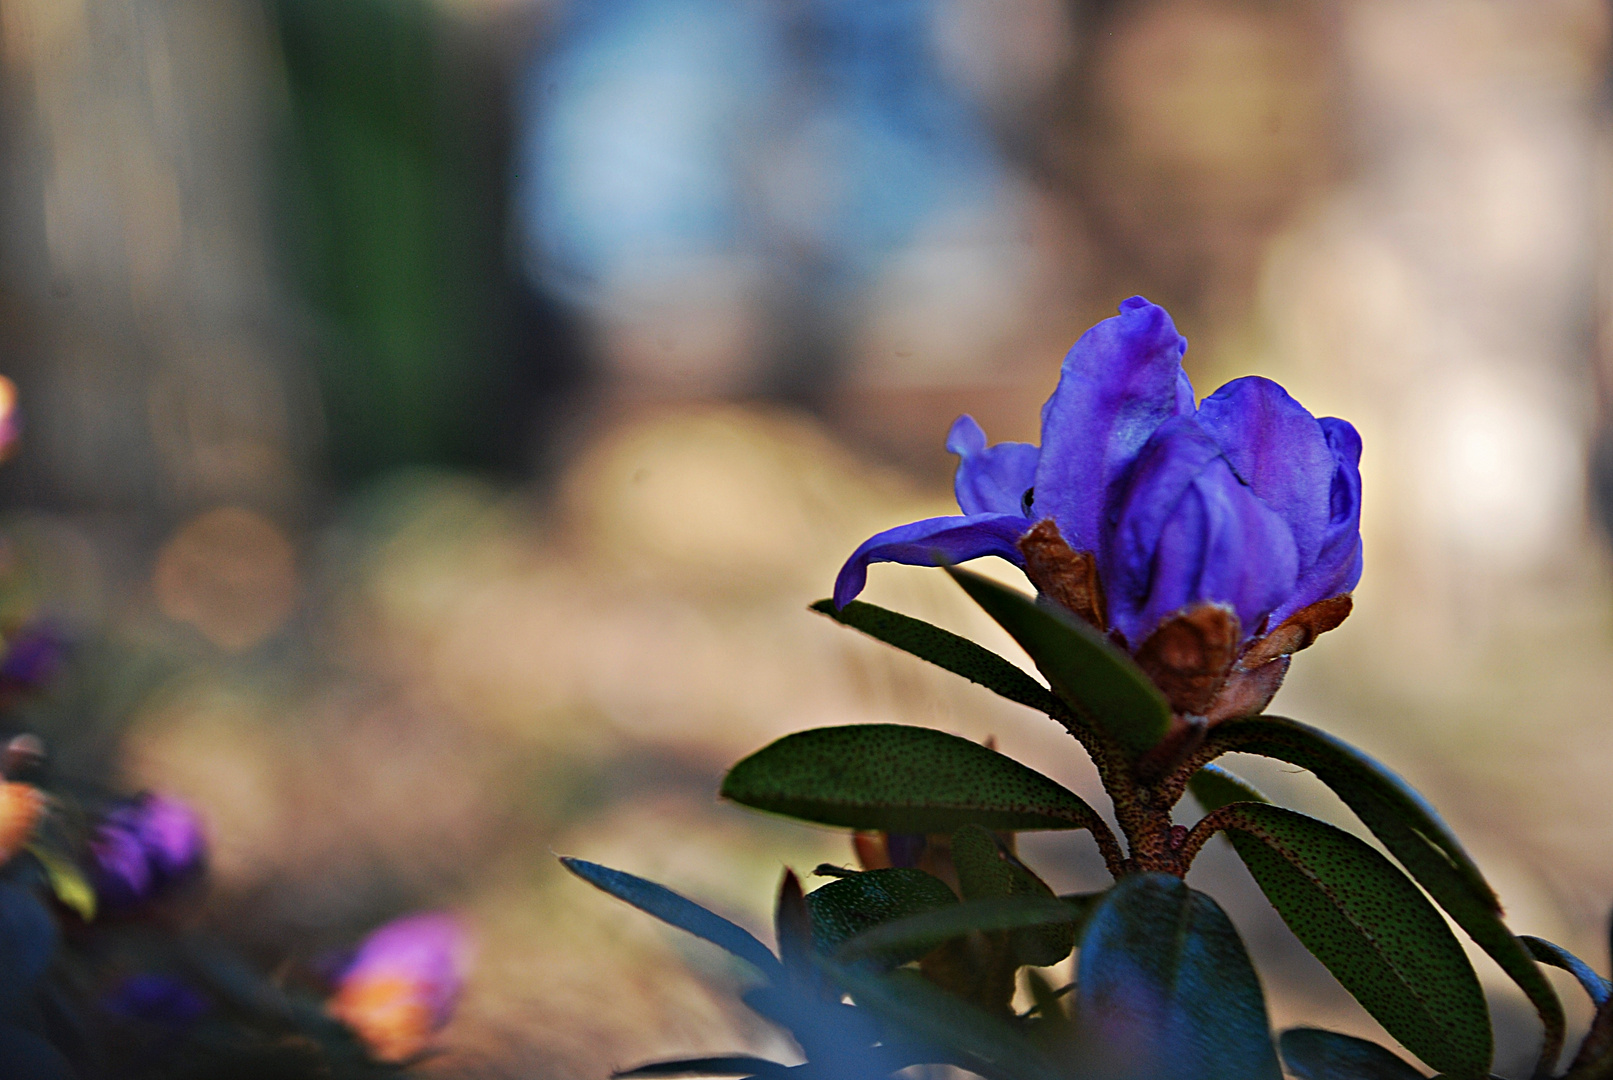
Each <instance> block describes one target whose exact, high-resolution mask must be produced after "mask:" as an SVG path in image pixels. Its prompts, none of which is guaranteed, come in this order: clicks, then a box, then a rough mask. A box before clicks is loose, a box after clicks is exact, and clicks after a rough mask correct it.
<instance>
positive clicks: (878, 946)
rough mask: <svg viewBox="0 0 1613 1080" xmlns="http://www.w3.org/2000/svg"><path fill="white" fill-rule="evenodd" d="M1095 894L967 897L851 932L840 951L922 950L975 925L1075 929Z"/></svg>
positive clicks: (852, 955)
mask: <svg viewBox="0 0 1613 1080" xmlns="http://www.w3.org/2000/svg"><path fill="white" fill-rule="evenodd" d="M1101 895H1102V894H1101V893H1100V894H1098V896H1101ZM1096 899H1097V897H1096V896H1094V897H1080V898H1078V901H1086V902H1085V903H1082V902H1072V901H1070V900H1049V899H1044V898H1040V897H1032V896H1014V897H996V898H993V899H988V900H968V901H965V902H964V903H961V904H952V905H950V906H948V907H937V908H935V909H933V910H931V911H926V912H923V913H921V914H918V915H909V916H908V917H906V918H904V919H894V920H892V921H890V922H887V923H881V924H880V925H879V926H876V927H874V928H872V929H870V930H865V931H863V932H862V933H860V934H858V935H856V936H855V937H851V938H847V939H846V940H845V941H844V942H843V943H842V944H841V945H840V949H839V951H838V954H837V955H838V956H839V957H840V958H841V959H846V960H855V959H861V958H864V957H879V958H882V959H889V958H890V957H893V956H903V955H906V956H923V955H924V954H925V953H927V952H929V951H930V950H931V949H933V948H935V947H936V946H938V945H941V944H944V943H945V942H947V941H950V940H952V939H953V938H956V937H962V936H963V935H965V934H968V933H970V932H971V931H975V930H979V931H982V932H984V933H995V932H998V931H1003V930H1017V929H1020V928H1022V927H1027V926H1052V925H1061V926H1067V927H1070V928H1072V931H1073V930H1074V929H1076V928H1079V927H1080V926H1081V924H1082V923H1083V922H1085V921H1086V918H1087V916H1088V915H1089V914H1090V913H1091V908H1092V907H1093V906H1094V905H1093V901H1095V900H1096Z"/></svg>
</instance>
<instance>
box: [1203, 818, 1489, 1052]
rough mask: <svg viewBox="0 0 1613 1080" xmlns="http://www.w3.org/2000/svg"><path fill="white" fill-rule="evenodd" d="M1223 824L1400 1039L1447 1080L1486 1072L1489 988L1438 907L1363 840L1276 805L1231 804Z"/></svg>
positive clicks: (1272, 893)
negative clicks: (1446, 1075)
mask: <svg viewBox="0 0 1613 1080" xmlns="http://www.w3.org/2000/svg"><path fill="white" fill-rule="evenodd" d="M1222 813H1223V814H1224V815H1226V816H1225V819H1224V820H1225V824H1224V826H1223V827H1224V828H1225V829H1226V830H1227V833H1228V835H1229V837H1230V838H1231V840H1232V844H1233V847H1234V848H1236V849H1237V852H1238V855H1239V856H1240V857H1241V858H1242V859H1243V862H1244V865H1245V866H1247V867H1248V868H1249V872H1250V873H1251V874H1252V875H1253V876H1254V879H1255V881H1256V882H1257V883H1258V884H1259V885H1260V888H1261V890H1262V891H1263V892H1265V894H1266V898H1267V899H1268V900H1270V901H1271V903H1272V906H1273V907H1275V908H1276V909H1277V912H1278V914H1280V915H1281V916H1282V917H1283V921H1284V922H1286V923H1287V924H1288V926H1289V928H1290V929H1291V930H1293V931H1294V935H1295V936H1296V937H1298V938H1299V940H1300V941H1301V942H1303V943H1304V945H1305V947H1306V948H1307V949H1309V950H1310V951H1311V953H1312V954H1313V955H1314V956H1315V957H1316V958H1317V959H1318V960H1320V961H1321V962H1322V963H1323V964H1324V965H1325V966H1326V967H1327V969H1328V970H1329V971H1331V972H1332V973H1333V975H1334V977H1335V978H1337V979H1338V980H1339V982H1341V983H1343V984H1344V987H1345V989H1347V990H1348V991H1350V993H1351V994H1352V995H1354V997H1355V999H1356V1000H1357V1001H1359V1002H1360V1003H1361V1004H1362V1006H1363V1007H1365V1008H1366V1010H1367V1012H1369V1013H1371V1014H1372V1016H1373V1018H1374V1019H1376V1020H1377V1021H1378V1023H1380V1024H1382V1025H1383V1026H1384V1028H1385V1029H1386V1030H1387V1031H1388V1032H1389V1034H1391V1035H1393V1036H1394V1037H1395V1038H1396V1039H1398V1040H1399V1041H1400V1043H1401V1044H1402V1045H1403V1046H1405V1047H1406V1048H1407V1049H1408V1050H1410V1051H1411V1052H1412V1053H1414V1054H1416V1055H1417V1056H1418V1057H1420V1058H1422V1059H1423V1061H1425V1062H1427V1063H1428V1064H1429V1065H1431V1066H1433V1067H1434V1068H1435V1069H1437V1070H1439V1071H1440V1072H1443V1073H1449V1074H1451V1075H1452V1076H1457V1077H1478V1076H1483V1075H1485V1073H1486V1072H1487V1071H1488V1069H1489V1065H1490V1056H1491V1053H1492V1037H1491V1032H1490V1016H1489V1012H1488V1011H1487V1009H1486V1007H1485V1002H1484V992H1483V991H1482V990H1481V989H1480V987H1479V980H1478V977H1477V976H1476V975H1474V973H1473V967H1472V965H1471V964H1470V963H1468V959H1467V955H1466V954H1465V953H1463V952H1462V947H1461V946H1460V945H1459V944H1457V942H1456V938H1455V936H1453V935H1452V934H1451V931H1450V928H1449V927H1448V926H1447V925H1446V924H1445V920H1444V919H1443V918H1441V917H1440V915H1439V912H1437V911H1435V910H1434V906H1433V905H1432V904H1430V903H1429V902H1428V900H1427V899H1426V898H1425V897H1424V896H1423V894H1422V893H1421V892H1420V891H1419V890H1418V889H1417V887H1416V886H1415V885H1413V884H1412V883H1411V881H1410V880H1409V879H1408V878H1407V877H1406V876H1405V875H1404V874H1402V873H1401V872H1400V870H1399V869H1397V868H1396V867H1395V866H1394V864H1393V863H1391V862H1390V861H1389V860H1388V859H1386V858H1384V857H1383V856H1382V855H1380V854H1379V853H1378V852H1377V851H1376V850H1374V849H1373V848H1372V847H1370V846H1369V845H1367V844H1366V843H1365V842H1364V841H1362V840H1360V839H1358V838H1356V837H1354V836H1351V835H1350V834H1349V833H1347V832H1344V831H1343V830H1341V829H1336V828H1334V827H1333V826H1331V825H1328V824H1326V823H1325V822H1321V821H1317V820H1316V819H1315V818H1310V817H1306V816H1305V815H1304V814H1297V813H1295V812H1293V811H1292V810H1284V809H1282V808H1281V807H1276V806H1264V805H1260V804H1257V803H1242V804H1239V805H1236V806H1229V807H1226V808H1225V809H1224V810H1223V811H1222Z"/></svg>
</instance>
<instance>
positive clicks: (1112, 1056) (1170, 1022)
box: [1075, 874, 1281, 1080]
mask: <svg viewBox="0 0 1613 1080" xmlns="http://www.w3.org/2000/svg"><path fill="white" fill-rule="evenodd" d="M1080 949H1081V963H1080V970H1079V973H1078V974H1077V976H1076V990H1075V994H1076V1004H1075V1018H1076V1024H1077V1025H1078V1027H1079V1028H1080V1030H1082V1031H1083V1032H1090V1033H1093V1035H1094V1038H1093V1039H1092V1040H1091V1043H1090V1044H1089V1045H1087V1046H1085V1047H1084V1048H1083V1049H1084V1051H1085V1053H1086V1054H1088V1055H1089V1056H1090V1057H1091V1058H1092V1059H1093V1060H1092V1064H1093V1065H1094V1066H1095V1069H1096V1071H1097V1072H1098V1073H1099V1074H1100V1075H1123V1076H1125V1077H1127V1078H1128V1080H1279V1078H1280V1076H1281V1071H1280V1070H1279V1068H1278V1066H1277V1055H1276V1052H1275V1051H1274V1050H1273V1049H1272V1045H1271V1032H1270V1029H1269V1028H1268V1026H1267V1020H1266V1002H1265V998H1264V996H1263V995H1262V994H1261V992H1260V980H1259V979H1258V978H1257V977H1256V976H1255V970H1254V967H1253V965H1252V964H1250V962H1249V956H1248V954H1247V953H1246V952H1245V951H1244V948H1243V942H1242V941H1241V940H1240V939H1239V938H1238V932H1237V930H1235V929H1234V928H1233V926H1232V923H1231V922H1230V921H1228V919H1227V917H1226V915H1225V914H1224V913H1223V912H1222V911H1221V909H1220V907H1218V906H1217V905H1216V903H1215V901H1214V900H1211V899H1210V898H1209V897H1208V896H1205V895H1204V894H1203V893H1201V892H1196V891H1194V890H1193V889H1190V888H1188V887H1187V886H1186V885H1185V884H1184V883H1183V882H1182V881H1181V880H1180V879H1178V878H1174V877H1171V876H1169V875H1166V874H1136V875H1132V876H1129V877H1124V878H1121V879H1120V882H1119V883H1118V884H1117V885H1115V887H1114V888H1113V889H1111V890H1109V892H1108V894H1107V895H1106V896H1105V898H1104V900H1103V902H1102V903H1101V904H1099V906H1098V909H1097V910H1096V911H1094V912H1093V913H1092V917H1091V919H1090V920H1089V921H1088V922H1087V925H1086V930H1085V931H1084V932H1083V933H1082V935H1081V945H1080Z"/></svg>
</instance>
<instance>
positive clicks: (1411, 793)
mask: <svg viewBox="0 0 1613 1080" xmlns="http://www.w3.org/2000/svg"><path fill="white" fill-rule="evenodd" d="M1215 737H1216V738H1217V739H1218V740H1223V741H1225V742H1226V744H1227V745H1229V746H1231V747H1233V748H1235V749H1237V750H1239V751H1240V752H1244V753H1254V754H1261V755H1263V756H1266V757H1274V758H1277V759H1279V760H1281V761H1286V762H1289V763H1291V764H1294V765H1299V766H1302V767H1303V768H1306V769H1309V770H1310V771H1311V772H1313V773H1315V774H1316V776H1317V778H1318V779H1319V780H1321V781H1322V782H1323V783H1324V784H1326V785H1327V786H1328V787H1330V788H1332V789H1333V791H1334V793H1335V794H1337V795H1338V796H1339V798H1340V799H1341V800H1343V802H1344V804H1345V805H1346V806H1348V807H1349V808H1350V809H1351V810H1353V811H1354V812H1355V815H1356V817H1358V818H1360V819H1361V823H1362V824H1363V825H1365V826H1366V827H1367V828H1368V829H1369V830H1370V831H1371V832H1372V834H1373V835H1374V836H1376V837H1377V838H1378V840H1379V841H1380V842H1381V843H1382V844H1383V846H1384V847H1386V848H1388V849H1389V853H1390V854H1391V855H1393V856H1394V857H1395V858H1396V859H1397V860H1398V861H1399V862H1400V864H1401V865H1402V866H1404V867H1405V868H1406V870H1407V872H1408V873H1410V874H1411V876H1412V878H1413V880H1415V881H1416V882H1417V884H1419V885H1421V886H1422V887H1423V888H1425V889H1427V890H1428V893H1429V895H1431V896H1432V897H1433V898H1434V902H1435V903H1437V904H1438V905H1439V906H1440V907H1442V908H1444V909H1445V911H1446V912H1447V913H1448V914H1449V915H1450V917H1451V918H1452V920H1454V921H1455V923H1456V924H1457V925H1458V926H1460V927H1461V928H1462V930H1463V931H1464V932H1465V933H1466V934H1467V935H1468V936H1469V937H1471V938H1472V939H1473V941H1474V942H1475V943H1477V944H1478V946H1479V947H1480V948H1482V949H1483V950H1484V951H1485V952H1486V953H1487V954H1489V956H1490V957H1491V958H1492V959H1493V960H1495V962H1496V963H1497V964H1498V965H1499V966H1500V967H1501V969H1502V970H1503V971H1505V972H1506V973H1507V975H1508V977H1510V978H1511V979H1512V981H1513V982H1515V983H1516V984H1517V985H1518V987H1519V988H1520V989H1521V990H1523V992H1524V994H1525V995H1526V996H1527V997H1528V998H1529V1001H1530V1003H1531V1004H1532V1005H1533V1006H1534V1008H1535V1012H1536V1014H1537V1015H1538V1016H1539V1017H1540V1021H1541V1025H1542V1028H1543V1031H1544V1038H1543V1039H1542V1041H1541V1060H1543V1061H1550V1062H1555V1061H1556V1060H1557V1055H1558V1053H1559V1052H1560V1051H1561V1050H1562V1046H1563V1039H1564V1028H1565V1020H1564V1015H1563V1007H1562V1002H1561V1001H1559V1000H1558V997H1557V993H1556V991H1555V990H1553V989H1552V986H1551V983H1550V982H1549V981H1548V980H1547V979H1546V977H1545V975H1544V973H1542V972H1541V970H1540V968H1539V967H1538V966H1537V965H1536V963H1535V961H1534V959H1533V958H1531V957H1530V955H1529V953H1528V952H1527V951H1526V949H1525V948H1524V946H1523V944H1522V943H1520V942H1519V941H1518V939H1517V938H1515V937H1514V936H1513V935H1512V931H1511V930H1509V929H1508V928H1507V926H1506V924H1505V923H1504V922H1502V920H1501V905H1500V902H1499V901H1498V900H1497V899H1496V896H1495V892H1494V890H1492V889H1491V888H1490V886H1489V883H1488V882H1486V881H1485V880H1484V876H1483V874H1481V873H1480V872H1479V869H1478V866H1477V865H1476V864H1475V863H1474V862H1473V860H1472V859H1471V858H1470V857H1469V856H1468V854H1467V852H1466V851H1465V850H1464V849H1463V848H1462V845H1461V843H1460V841H1458V840H1457V839H1456V836H1455V834H1454V833H1452V832H1451V830H1450V828H1449V826H1447V825H1446V824H1445V822H1444V821H1442V820H1441V819H1440V817H1439V815H1438V813H1436V812H1435V810H1434V809H1433V807H1432V806H1430V805H1429V804H1428V802H1427V801H1426V800H1425V799H1424V798H1423V797H1422V796H1421V795H1419V794H1418V793H1417V791H1416V790H1414V789H1413V788H1412V787H1411V786H1410V785H1408V784H1407V783H1406V782H1405V781H1404V780H1402V779H1401V778H1400V777H1399V776H1396V775H1395V774H1394V773H1393V772H1392V771H1390V770H1389V769H1388V768H1387V767H1385V766H1384V765H1382V764H1380V763H1379V762H1377V761H1374V760H1373V759H1372V758H1371V757H1369V756H1367V755H1366V754H1364V753H1362V752H1361V751H1360V750H1358V749H1356V748H1355V747H1353V746H1350V745H1349V744H1348V743H1345V742H1344V741H1343V740H1341V739H1338V738H1336V737H1334V736H1332V735H1330V734H1328V733H1327V732H1324V731H1319V730H1317V729H1316V728H1312V727H1310V726H1308V725H1306V724H1301V723H1299V722H1298V721H1295V720H1288V719H1285V718H1283V717H1277V716H1259V717H1248V718H1244V719H1239V720H1230V721H1227V722H1225V723H1224V724H1222V725H1220V726H1219V727H1218V728H1217V729H1216V735H1215ZM1196 779H1197V778H1195V780H1196Z"/></svg>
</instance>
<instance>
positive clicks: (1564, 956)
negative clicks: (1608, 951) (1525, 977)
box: [1518, 934, 1613, 1007]
mask: <svg viewBox="0 0 1613 1080" xmlns="http://www.w3.org/2000/svg"><path fill="white" fill-rule="evenodd" d="M1518 940H1519V941H1521V942H1523V944H1524V946H1525V947H1526V948H1528V950H1529V954H1530V955H1531V956H1533V957H1534V958H1535V959H1536V960H1539V961H1540V962H1541V963H1542V964H1550V965H1551V966H1552V967H1555V968H1562V969H1563V970H1564V971H1566V972H1568V973H1569V974H1570V975H1572V976H1573V977H1574V978H1575V979H1577V980H1579V985H1580V986H1582V987H1583V988H1584V990H1585V993H1586V994H1587V995H1588V996H1589V997H1590V999H1591V1001H1592V1002H1593V1003H1594V1004H1596V1005H1597V1006H1598V1007H1600V1006H1602V1005H1605V1004H1607V1000H1608V998H1610V997H1613V986H1609V985H1608V981H1607V980H1606V979H1604V978H1602V977H1601V976H1600V975H1598V974H1597V973H1596V971H1595V970H1594V969H1593V968H1592V967H1591V966H1590V965H1589V964H1587V963H1586V962H1585V961H1583V960H1581V959H1580V958H1579V957H1577V956H1575V955H1574V954H1573V953H1571V952H1569V951H1568V950H1567V949H1565V948H1563V947H1562V946H1561V945H1556V944H1553V943H1552V942H1550V941H1547V940H1546V939H1545V938H1537V937H1533V936H1531V935H1528V934H1525V935H1524V936H1522V937H1520V938H1519V939H1518Z"/></svg>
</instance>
